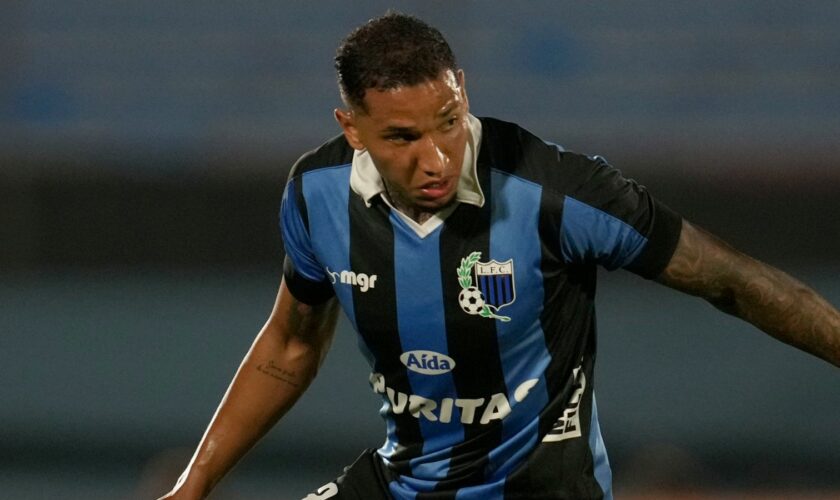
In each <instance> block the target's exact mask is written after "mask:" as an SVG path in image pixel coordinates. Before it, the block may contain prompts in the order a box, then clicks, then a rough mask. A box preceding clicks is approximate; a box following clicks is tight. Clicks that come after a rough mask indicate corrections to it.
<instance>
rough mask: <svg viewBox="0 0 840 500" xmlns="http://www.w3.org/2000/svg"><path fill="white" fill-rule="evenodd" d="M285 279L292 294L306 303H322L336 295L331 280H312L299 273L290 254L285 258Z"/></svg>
mask: <svg viewBox="0 0 840 500" xmlns="http://www.w3.org/2000/svg"><path fill="white" fill-rule="evenodd" d="M283 279H284V280H285V281H286V288H288V289H289V291H290V292H291V293H292V296H294V298H295V299H297V300H298V301H300V302H303V303H304V304H309V305H316V304H321V303H322V302H326V301H327V300H328V299H330V298H331V297H332V296H333V295H335V290H333V287H332V286H331V285H330V284H329V282H327V281H320V282H318V281H310V280H308V279H306V278H305V277H303V276H302V275H301V274H300V273H298V272H297V270H296V269H295V265H294V264H293V263H292V260H291V259H290V258H289V257H288V256H286V258H285V259H284V260H283Z"/></svg>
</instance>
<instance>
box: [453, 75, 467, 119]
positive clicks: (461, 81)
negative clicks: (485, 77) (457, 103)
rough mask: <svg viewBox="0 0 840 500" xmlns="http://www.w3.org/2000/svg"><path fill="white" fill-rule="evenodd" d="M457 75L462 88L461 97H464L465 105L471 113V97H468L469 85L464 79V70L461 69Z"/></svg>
mask: <svg viewBox="0 0 840 500" xmlns="http://www.w3.org/2000/svg"><path fill="white" fill-rule="evenodd" d="M456 77H457V78H458V86H459V87H460V88H461V97H462V98H463V99H464V106H466V109H467V113H469V111H470V99H469V97H467V87H466V85H465V83H466V81H465V80H464V70H462V69H459V70H458V74H457V75H456Z"/></svg>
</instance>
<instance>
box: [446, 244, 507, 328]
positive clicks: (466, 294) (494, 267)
mask: <svg viewBox="0 0 840 500" xmlns="http://www.w3.org/2000/svg"><path fill="white" fill-rule="evenodd" d="M479 259H481V252H473V253H471V254H469V255H468V256H467V257H465V258H463V259H461V265H460V266H459V267H458V284H459V285H461V293H459V294H458V303H459V304H460V305H461V309H463V310H464V312H465V313H467V314H477V315H479V316H481V317H482V318H493V319H498V320H500V321H510V317H509V316H502V315H500V314H498V312H499V309H501V308H503V307H505V306H507V305H510V304H512V303H513V301H514V300H516V286H515V282H514V275H513V259H508V260H506V261H504V262H499V261H497V260H491V261H490V262H481V261H480V260H479ZM473 280H475V281H473ZM473 283H475V284H473Z"/></svg>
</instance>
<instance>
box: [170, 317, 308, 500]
mask: <svg viewBox="0 0 840 500" xmlns="http://www.w3.org/2000/svg"><path fill="white" fill-rule="evenodd" d="M318 362H319V359H318V354H317V353H315V352H313V351H312V350H307V349H306V348H305V346H301V345H292V346H280V345H278V342H277V341H276V340H275V339H274V337H273V336H272V335H268V334H266V332H265V331H264V332H262V333H261V334H260V335H259V337H258V338H257V340H256V341H255V342H254V344H253V346H252V348H251V350H250V351H249V353H248V355H247V356H246V357H245V359H244V360H243V362H242V364H241V365H240V367H239V369H238V371H237V373H236V375H235V377H234V379H233V381H232V382H231V384H230V387H229V388H228V390H227V393H226V394H225V396H224V398H223V399H222V402H221V403H220V405H219V407H218V409H217V410H216V414H215V415H214V416H213V419H212V420H211V422H210V425H209V426H208V428H207V431H206V432H205V434H204V437H203V438H202V440H201V442H200V444H199V446H198V448H197V450H196V452H195V455H194V456H193V459H192V461H191V463H190V465H189V467H188V468H187V470H186V471H185V473H184V474H185V475H184V477H183V480H184V482H185V484H184V489H186V490H191V491H195V492H198V493H199V495H200V496H199V497H198V498H203V497H204V496H206V495H207V494H208V493H209V492H210V490H211V489H212V488H213V487H214V486H215V484H216V483H217V482H218V481H219V480H220V479H221V478H222V477H224V475H225V474H227V473H228V472H229V471H230V469H231V468H232V467H233V466H234V465H235V464H236V463H237V462H238V461H239V460H240V459H241V458H242V457H243V456H244V455H245V454H246V453H247V451H248V450H250V449H251V448H252V447H253V446H254V444H255V443H256V442H257V441H258V440H259V439H260V438H261V437H262V436H264V435H265V433H266V432H268V431H269V430H270V429H271V427H272V426H273V425H274V424H275V423H276V422H277V421H278V419H280V417H282V416H283V415H284V414H285V413H286V412H287V411H288V410H289V409H290V408H291V407H292V406H293V405H294V403H295V401H297V399H298V398H299V397H300V395H301V394H302V393H303V391H304V390H305V389H306V387H307V386H308V385H309V383H310V381H311V380H312V378H314V376H315V372H316V370H317V366H318Z"/></svg>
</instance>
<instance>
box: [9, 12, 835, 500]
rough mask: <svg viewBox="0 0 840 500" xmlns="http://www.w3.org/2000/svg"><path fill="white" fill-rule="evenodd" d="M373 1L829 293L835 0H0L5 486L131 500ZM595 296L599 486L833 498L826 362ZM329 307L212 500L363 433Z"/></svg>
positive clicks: (244, 304)
mask: <svg viewBox="0 0 840 500" xmlns="http://www.w3.org/2000/svg"><path fill="white" fill-rule="evenodd" d="M388 7H395V8H398V9H401V10H404V11H406V12H409V13H414V14H417V15H419V16H421V17H423V18H425V19H426V20H428V21H430V22H431V23H433V24H435V25H436V26H438V27H439V28H440V29H441V30H442V31H443V32H444V34H445V35H446V36H447V37H448V38H449V40H450V42H451V44H452V45H453V47H454V49H455V51H456V54H457V55H458V57H459V60H460V63H461V65H462V66H463V68H464V69H465V70H466V73H467V82H468V87H467V88H468V90H469V93H470V99H471V105H472V110H473V112H474V113H476V114H478V115H490V116H497V117H500V118H505V119H509V120H514V121H518V122H520V123H521V124H523V125H525V126H526V127H528V128H530V129H531V130H532V131H534V132H536V133H538V134H540V135H541V136H543V137H544V138H546V139H549V140H552V141H554V142H557V143H560V144H563V145H565V146H566V147H567V148H568V149H573V150H577V151H581V152H586V153H591V154H601V155H603V156H606V157H607V159H608V160H610V161H611V162H612V163H613V164H615V165H616V166H618V167H620V168H621V169H622V170H623V171H624V172H625V174H626V175H628V176H630V177H634V178H636V179H638V180H639V181H640V182H642V183H643V184H645V185H647V186H648V187H649V188H650V189H651V190H652V191H653V192H654V193H655V194H656V195H657V196H658V197H659V198H661V199H662V200H663V201H665V202H666V203H668V204H670V205H671V206H672V207H674V208H675V209H677V210H678V211H680V212H682V213H683V214H684V215H686V216H687V217H688V218H689V219H692V220H694V221H696V222H697V223H699V224H700V225H703V226H705V227H706V228H708V229H710V230H712V231H713V232H715V233H717V234H719V235H721V236H722V237H724V238H725V239H727V240H728V241H730V242H731V243H733V244H734V245H735V246H737V247H739V248H741V249H744V250H746V251H747V252H749V253H751V254H753V255H755V256H756V257H758V258H760V259H762V260H765V261H768V262H770V263H772V264H775V265H777V266H780V267H782V268H784V269H786V270H788V271H789V272H790V273H791V274H794V275H795V276H798V277H800V278H801V279H803V280H805V281H806V282H808V283H810V284H811V285H812V286H814V287H815V288H816V289H817V290H818V291H820V292H821V293H822V294H824V295H825V296H826V297H828V298H829V299H830V300H831V301H832V302H833V303H834V304H840V274H838V273H839V272H840V257H838V256H840V165H838V159H837V158H838V153H840V141H838V137H840V31H838V29H837V26H838V25H840V4H838V3H837V2H833V1H827V0H826V1H810V2H794V1H740V2H728V1H722V0H715V1H710V2H687V1H677V2H653V1H639V2H620V1H617V0H606V1H602V2H556V1H547V0H540V1H532V2H521V3H513V2H501V1H499V2H469V1H464V2H442V1H429V2H416V3H407V2H376V1H362V2H353V3H352V5H351V4H350V3H348V2H339V1H325V2H286V1H277V0H274V1H269V0H248V1H240V2H200V1H197V0H173V1H169V2H161V1H149V2H113V1H106V0H86V1H84V2H82V1H79V0H65V1H58V0H4V1H3V2H2V3H0V380H2V385H0V402H2V403H0V497H3V498H10V499H38V498H62V499H81V498H85V499H94V498H103V499H104V498H126V499H135V498H136V499H140V498H154V497H155V496H156V495H158V494H161V493H163V492H164V491H166V490H167V489H168V488H169V486H170V485H171V484H172V481H174V478H175V476H177V474H178V472H179V471H180V469H181V468H182V467H183V465H184V463H185V462H186V460H187V459H188V457H189V454H190V451H191V449H192V448H193V447H194V446H195V444H196V442H197V441H198V439H199V438H200V436H201V434H202V432H203V430H204V427H205V425H206V423H207V421H208V419H209V418H210V416H211V415H212V412H213V410H214V409H215V407H216V404H217V402H218V401H219V399H220V397H221V395H222V394H223V392H224V390H225V388H226V386H227V382H228V381H229V379H230V377H231V375H232V374H233V372H234V370H235V369H236V367H237V365H238V362H239V360H240V359H241V356H242V355H243V353H244V352H245V350H246V349H247V347H248V346H249V344H250V342H251V339H252V338H253V335H254V334H255V333H256V331H257V330H258V329H259V327H260V326H261V324H262V322H263V321H264V319H265V317H266V316H267V313H268V311H269V309H270V307H271V304H272V301H273V297H274V293H275V290H276V286H277V284H278V282H279V275H280V267H281V258H282V254H281V247H280V240H279V236H278V232H277V229H276V213H277V208H278V202H279V197H280V194H281V192H282V188H283V182H284V179H285V175H286V172H287V171H288V168H289V166H290V164H291V162H292V161H293V160H294V159H295V158H296V157H297V156H298V155H299V154H300V153H302V152H303V151H305V150H308V149H310V148H312V147H314V146H316V145H318V144H319V143H320V142H322V141H323V140H324V139H326V138H327V137H328V136H332V135H334V134H336V133H338V127H337V126H336V125H335V124H334V123H333V120H332V118H331V112H332V109H333V108H334V107H335V106H337V105H338V104H339V101H338V97H337V92H336V89H335V83H334V77H333V72H332V57H333V55H334V51H335V47H336V45H337V44H338V42H339V40H340V39H341V38H342V37H343V36H344V35H345V34H346V33H347V32H348V31H349V30H350V29H352V28H353V27H355V26H356V25H358V24H360V23H361V22H363V21H364V20H366V19H368V18H370V17H373V16H376V15H379V14H381V13H383V12H384V11H385V10H386V9H387V8H388ZM603 278H604V279H603V281H602V284H601V287H600V292H599V293H600V298H599V308H600V318H599V321H600V329H601V335H600V360H599V368H598V371H597V374H598V381H597V384H598V385H597V387H598V389H597V393H598V402H599V407H600V408H599V410H600V414H601V418H602V427H603V430H604V435H605V439H606V441H607V446H608V450H609V451H610V456H611V461H612V464H613V469H614V477H615V482H616V493H617V495H618V496H619V498H622V497H623V498H631V497H637V498H647V497H653V496H655V495H659V496H661V497H663V498H669V497H675V496H677V495H683V496H688V497H691V496H692V495H694V496H693V498H700V497H702V496H704V495H706V496H710V497H713V498H719V497H722V496H724V495H726V494H728V495H732V498H743V497H748V496H752V497H755V498H765V497H771V496H772V497H777V498H806V497H810V498H837V497H838V496H840V390H838V387H840V385H839V384H838V382H840V378H838V372H837V370H836V369H835V368H833V367H831V366H829V365H828V364H827V363H824V362H822V361H818V360H816V359H814V358H811V357H809V356H807V355H805V354H802V353H800V352H798V351H795V350H793V349H791V348H788V347H785V346H782V345H781V344H778V343H777V342H775V341H772V340H770V339H769V338H766V337H764V336H763V335H761V334H759V333H758V332H757V331H755V330H753V329H751V328H749V327H747V326H745V325H742V324H740V323H739V322H738V321H736V320H734V319H731V318H729V317H725V316H723V315H722V314H719V313H717V312H716V311H714V310H713V309H712V308H711V307H710V306H708V305H706V304H704V303H702V302H700V301H698V300H695V299H691V298H688V297H683V296H679V295H677V294H675V293H672V292H669V291H667V290H664V289H661V288H660V287H658V286H656V285H653V284H650V283H646V282H642V280H640V279H637V278H636V277H634V276H631V275H629V274H627V273H622V272H619V273H614V274H609V275H608V274H606V273H605V274H604V276H603ZM354 349H355V339H354V338H353V334H352V332H350V331H349V330H348V328H347V325H346V323H345V324H342V325H341V326H340V331H339V333H338V336H337V341H336V345H335V348H334V350H333V352H332V353H331V354H330V356H329V357H328V359H327V362H326V365H325V367H324V369H323V371H322V375H321V376H320V378H319V379H318V380H317V381H316V383H315V384H314V386H313V388H312V390H311V391H310V393H308V394H307V395H306V396H305V397H304V399H303V400H302V401H301V403H300V404H299V406H298V407H297V408H295V409H294V410H293V412H292V413H291V414H290V415H289V416H288V417H287V419H286V420H284V421H283V422H282V423H281V425H280V426H279V427H278V428H277V429H276V430H275V432H273V433H272V434H271V435H270V436H269V437H268V438H267V439H266V440H265V441H263V442H262V443H261V444H260V445H259V447H258V448H257V449H256V450H254V452H253V453H252V454H251V455H250V456H249V457H248V458H247V459H246V460H245V461H244V462H243V463H242V464H241V465H240V466H239V467H238V468H237V469H236V471H235V472H234V473H233V475H232V476H231V477H229V478H228V479H227V480H226V481H225V482H224V483H223V484H222V486H221V488H220V490H219V492H218V494H217V495H216V497H215V498H218V499H224V498H234V499H242V500H246V499H248V500H250V499H267V498H299V497H301V496H303V495H304V494H305V493H306V492H307V491H308V490H311V489H313V488H315V487H317V486H318V485H320V484H322V483H324V482H326V481H327V480H329V479H331V478H332V477H334V476H335V475H336V474H337V473H338V472H339V471H340V469H341V467H342V466H343V465H345V464H347V463H349V462H350V461H351V460H352V459H353V458H355V456H356V455H357V454H358V452H359V451H360V449H361V448H363V447H366V446H376V445H378V444H379V442H380V441H381V439H382V437H381V436H382V431H383V429H382V427H383V426H382V425H381V423H380V421H379V419H378V417H377V416H376V410H377V408H378V403H377V401H376V398H375V397H374V396H373V394H372V393H371V391H370V389H369V388H368V386H367V382H366V380H367V372H366V369H365V366H364V365H363V363H362V362H361V361H360V359H359V357H357V356H355V352H354Z"/></svg>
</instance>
